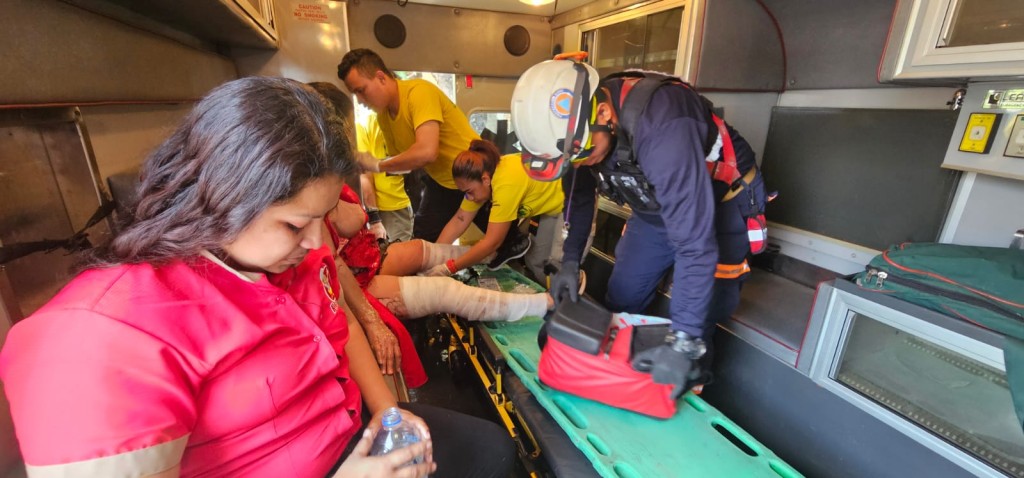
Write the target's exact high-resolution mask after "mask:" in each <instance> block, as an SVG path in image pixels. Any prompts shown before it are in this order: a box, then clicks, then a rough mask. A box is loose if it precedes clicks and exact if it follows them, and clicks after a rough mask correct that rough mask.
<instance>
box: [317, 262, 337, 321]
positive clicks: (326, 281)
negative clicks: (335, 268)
mask: <svg viewBox="0 0 1024 478" xmlns="http://www.w3.org/2000/svg"><path fill="white" fill-rule="evenodd" d="M320 283H321V284H323V286H324V295H326V296H327V299H328V300H330V301H331V312H332V313H335V314H336V313H338V295H337V294H336V293H335V292H334V288H333V287H331V274H330V271H329V270H328V269H327V264H324V265H323V266H321V267H320Z"/></svg>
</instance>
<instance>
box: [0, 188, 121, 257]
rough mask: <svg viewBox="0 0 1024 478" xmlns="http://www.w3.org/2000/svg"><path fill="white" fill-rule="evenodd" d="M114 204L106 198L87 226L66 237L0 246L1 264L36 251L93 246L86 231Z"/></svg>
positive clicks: (103, 216)
mask: <svg viewBox="0 0 1024 478" xmlns="http://www.w3.org/2000/svg"><path fill="white" fill-rule="evenodd" d="M114 206H115V205H114V202H112V201H107V200H105V199H104V200H103V203H102V204H100V206H99V207H98V208H97V209H96V212H94V213H93V214H92V217H90V218H89V220H88V221H86V223H85V226H83V227H82V228H81V229H79V230H78V232H75V233H74V234H72V235H71V236H70V237H68V238H66V239H42V240H39V241H31V242H17V243H14V244H10V245H6V246H2V247H0V265H3V264H6V263H8V262H11V261H14V260H17V259H21V258H22V257H25V256H28V255H30V254H35V253H36V252H44V253H49V252H53V251H56V250H57V249H64V250H66V251H68V252H80V251H84V250H86V249H90V248H92V247H93V245H92V243H91V242H89V234H88V233H86V232H85V231H87V230H88V229H89V228H90V227H93V226H95V225H96V224H99V222H100V221H102V220H103V219H105V218H106V217H107V216H109V215H110V213H111V212H113V211H114Z"/></svg>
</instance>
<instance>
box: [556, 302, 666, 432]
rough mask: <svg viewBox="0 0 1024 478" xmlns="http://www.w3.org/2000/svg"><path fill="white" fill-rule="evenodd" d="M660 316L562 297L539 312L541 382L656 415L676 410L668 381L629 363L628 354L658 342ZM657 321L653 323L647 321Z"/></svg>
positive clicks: (662, 334) (661, 328)
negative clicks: (542, 318)
mask: <svg viewBox="0 0 1024 478" xmlns="http://www.w3.org/2000/svg"><path fill="white" fill-rule="evenodd" d="M662 320H664V319H657V318H653V317H651V318H648V317H639V316H631V315H628V314H615V315H613V314H612V313H611V312H609V311H607V310H605V309H604V308H603V307H601V306H600V305H599V304H597V303H595V302H593V301H592V300H590V299H589V298H586V297H580V300H579V302H575V303H574V302H571V301H568V300H565V301H562V302H561V303H560V304H559V305H558V307H557V308H556V309H555V310H554V311H552V312H551V313H550V314H549V315H548V317H545V321H546V322H545V324H544V326H543V327H542V328H541V333H540V336H539V337H538V341H539V342H540V346H541V353H540V361H539V363H538V365H537V369H538V370H537V375H538V376H539V377H540V380H541V382H543V383H544V384H545V385H547V386H549V387H551V388H554V389H556V390H561V391H563V392H567V393H571V394H573V395H578V396H580V397H583V398H587V399H590V400H594V401H597V402H600V403H603V404H605V405H611V406H613V407H617V408H622V409H626V410H630V411H633V412H637V413H642V414H644V415H649V416H652V417H656V418H663V419H664V418H670V417H671V416H672V415H674V414H675V412H676V401H675V400H674V399H673V398H672V385H667V384H666V385H663V384H658V383H654V380H653V379H652V378H651V374H650V373H645V372H638V371H636V370H634V369H633V367H632V366H631V365H630V362H631V358H632V356H633V355H634V354H636V353H638V352H641V351H643V350H646V349H648V348H651V347H654V346H657V345H660V344H662V343H663V342H664V339H665V335H666V334H667V332H668V330H669V325H668V321H667V320H665V321H664V322H663V323H662V322H661V321H662ZM652 321H658V323H650V322H652Z"/></svg>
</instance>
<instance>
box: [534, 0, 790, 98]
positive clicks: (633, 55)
mask: <svg viewBox="0 0 1024 478" xmlns="http://www.w3.org/2000/svg"><path fill="white" fill-rule="evenodd" d="M559 21H560V19H559V18H556V19H555V21H554V22H553V25H554V26H556V27H558V26H559ZM736 24H742V25H744V26H745V27H744V28H735V25H736ZM772 25H773V24H772V22H771V21H769V18H768V16H767V12H766V11H765V10H764V9H762V8H761V7H760V6H758V5H757V4H756V3H752V2H748V1H744V0H716V1H714V2H709V1H706V0H664V1H660V2H651V3H649V4H645V5H642V6H636V7H635V8H625V9H623V10H620V11H617V12H616V13H613V14H611V15H608V16H600V17H598V18H595V19H592V20H587V21H583V22H580V23H577V24H572V25H571V27H572V28H568V27H569V26H570V25H566V26H567V28H566V34H567V35H573V34H574V33H575V32H578V33H579V49H580V50H583V51H586V52H588V53H590V63H591V65H593V66H594V67H595V68H597V70H598V72H599V73H600V74H601V75H602V76H604V75H606V74H608V73H612V72H617V71H622V70H626V69H633V68H637V69H643V70H653V71H660V72H663V73H668V74H672V75H676V76H679V77H681V78H683V79H684V80H686V81H687V82H689V83H691V84H693V85H695V86H697V87H698V88H701V89H702V90H704V91H714V90H719V91H779V90H781V89H782V87H783V84H782V83H783V75H782V64H783V62H782V46H781V44H780V43H779V39H778V35H777V32H776V31H775V29H774V27H773V26H772ZM570 40H574V39H570V38H567V41H566V44H568V45H573V44H574V41H570Z"/></svg>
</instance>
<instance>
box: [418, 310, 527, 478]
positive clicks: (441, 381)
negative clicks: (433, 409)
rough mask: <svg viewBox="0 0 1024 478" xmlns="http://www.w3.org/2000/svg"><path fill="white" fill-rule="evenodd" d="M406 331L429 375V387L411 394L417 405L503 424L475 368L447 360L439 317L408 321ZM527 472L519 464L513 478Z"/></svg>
mask: <svg viewBox="0 0 1024 478" xmlns="http://www.w3.org/2000/svg"><path fill="white" fill-rule="evenodd" d="M405 324H406V328H407V329H408V330H409V333H410V334H411V335H412V338H413V341H414V342H415V343H416V348H417V351H418V352H419V355H420V360H421V361H422V362H423V367H424V369H426V372H427V377H428V380H427V383H426V384H425V385H423V386H422V387H420V388H418V389H416V390H411V391H410V399H411V400H412V401H414V402H416V403H422V404H427V405H434V406H438V407H443V408H447V409H449V410H455V411H458V412H462V413H465V414H467V415H472V416H475V417H480V418H483V419H486V420H490V421H493V422H495V423H498V424H499V425H500V424H501V423H500V421H499V420H498V418H497V414H496V412H495V411H494V408H493V406H492V405H491V403H490V400H489V398H488V397H487V395H486V394H485V392H484V390H483V387H482V386H481V384H480V381H479V378H477V376H476V374H475V372H474V371H473V370H472V368H471V367H472V366H471V365H469V364H467V363H460V362H459V360H458V357H456V358H455V359H454V360H453V361H452V363H449V360H447V358H446V353H444V351H446V350H447V344H441V343H437V341H436V340H433V341H432V339H434V338H436V337H438V336H439V335H440V334H439V333H438V328H439V327H441V319H440V317H438V316H432V317H426V318H422V319H416V320H410V321H406V323H405ZM529 476H530V475H529V473H527V472H526V469H525V468H524V467H523V466H522V465H521V464H520V463H519V462H518V460H517V461H516V468H515V470H514V472H513V474H512V475H510V478H512V477H515V478H520V477H522V478H526V477H529Z"/></svg>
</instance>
